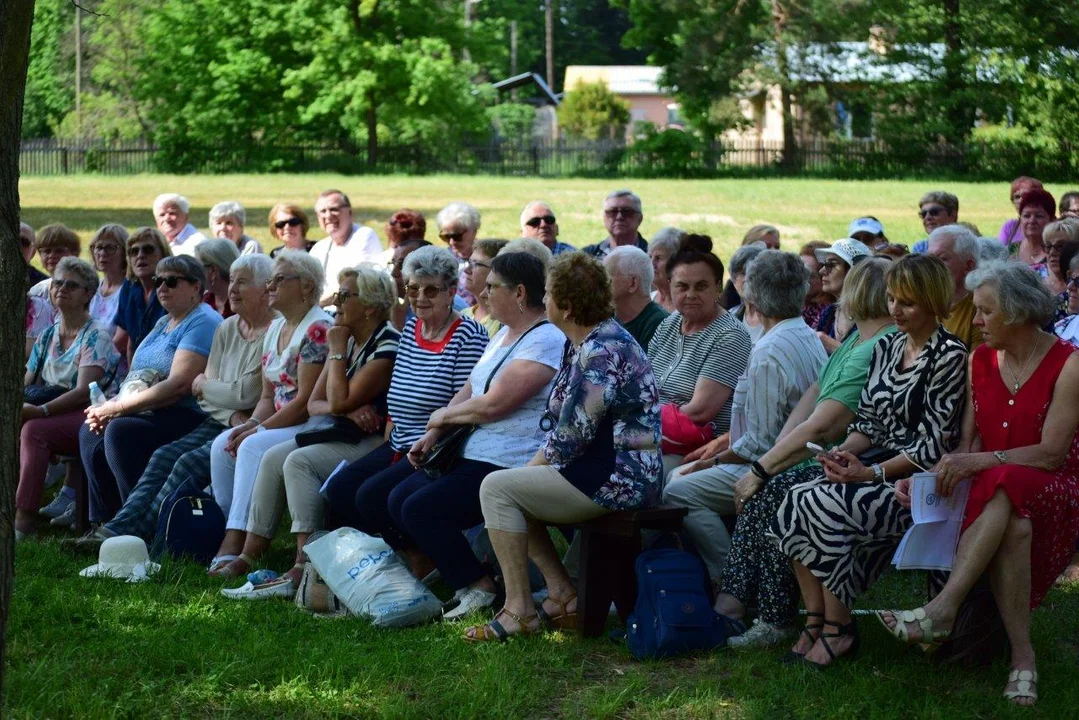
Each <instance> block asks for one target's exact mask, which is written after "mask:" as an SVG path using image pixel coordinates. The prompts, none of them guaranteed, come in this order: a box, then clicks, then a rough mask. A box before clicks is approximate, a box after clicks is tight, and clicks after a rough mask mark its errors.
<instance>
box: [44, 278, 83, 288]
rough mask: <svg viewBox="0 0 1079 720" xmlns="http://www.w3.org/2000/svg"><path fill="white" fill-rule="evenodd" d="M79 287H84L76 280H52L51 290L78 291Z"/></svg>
mask: <svg viewBox="0 0 1079 720" xmlns="http://www.w3.org/2000/svg"><path fill="white" fill-rule="evenodd" d="M81 287H85V286H84V285H83V284H82V283H81V282H79V281H77V280H53V281H52V289H53V290H78V289H79V288H81Z"/></svg>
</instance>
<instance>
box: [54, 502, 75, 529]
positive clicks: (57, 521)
mask: <svg viewBox="0 0 1079 720" xmlns="http://www.w3.org/2000/svg"><path fill="white" fill-rule="evenodd" d="M49 525H52V526H53V527H60V528H73V527H75V501H74V500H72V501H71V504H70V505H68V506H67V509H66V510H64V512H63V513H62V514H61V515H59V516H58V517H54V518H53V519H52V520H50V521H49Z"/></svg>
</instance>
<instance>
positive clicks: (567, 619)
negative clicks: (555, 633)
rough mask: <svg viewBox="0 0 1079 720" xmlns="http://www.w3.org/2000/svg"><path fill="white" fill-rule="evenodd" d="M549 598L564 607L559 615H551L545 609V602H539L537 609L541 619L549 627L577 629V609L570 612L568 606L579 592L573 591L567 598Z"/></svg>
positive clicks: (548, 597)
mask: <svg viewBox="0 0 1079 720" xmlns="http://www.w3.org/2000/svg"><path fill="white" fill-rule="evenodd" d="M547 599H548V600H550V601H551V602H553V603H554V604H555V605H559V606H561V608H562V613H561V614H559V615H551V614H550V613H548V612H547V611H546V610H544V609H543V603H542V602H541V603H540V604H539V607H538V608H537V609H536V613H537V614H538V615H539V617H540V620H542V621H543V622H544V624H545V625H547V626H548V627H551V628H554V629H555V630H576V629H577V611H576V610H574V611H573V612H569V610H567V609H566V606H567V605H569V604H570V603H571V602H573V601H574V600H576V599H577V593H573V594H572V595H570V596H569V597H568V598H566V599H565V600H559V599H558V598H556V597H551V596H550V595H548V596H547Z"/></svg>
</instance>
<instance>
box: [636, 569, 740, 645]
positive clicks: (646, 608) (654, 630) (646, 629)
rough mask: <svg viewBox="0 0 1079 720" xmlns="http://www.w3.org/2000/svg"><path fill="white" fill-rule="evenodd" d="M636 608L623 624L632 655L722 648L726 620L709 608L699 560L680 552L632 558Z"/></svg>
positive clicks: (706, 583)
mask: <svg viewBox="0 0 1079 720" xmlns="http://www.w3.org/2000/svg"><path fill="white" fill-rule="evenodd" d="M636 570H637V604H636V605H635V606H634V607H633V613H632V614H631V615H630V616H629V618H628V619H627V621H626V643H627V644H628V645H629V651H630V652H631V653H633V657H635V658H637V659H638V660H644V659H645V658H662V657H670V656H672V655H678V654H680V653H685V652H689V651H691V650H707V649H711V648H714V647H716V646H717V645H725V644H726V643H727V636H728V634H729V631H730V627H729V620H727V618H726V617H724V616H723V615H720V614H719V613H717V612H716V611H715V610H713V609H712V601H711V599H710V598H709V596H708V576H707V572H706V571H705V569H704V565H703V564H701V561H700V560H698V559H697V558H695V557H694V556H693V555H691V554H689V553H688V552H685V551H684V550H675V549H671V548H662V549H659V550H646V551H645V552H643V553H641V554H640V555H638V556H637V566H636Z"/></svg>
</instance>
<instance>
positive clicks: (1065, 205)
mask: <svg viewBox="0 0 1079 720" xmlns="http://www.w3.org/2000/svg"><path fill="white" fill-rule="evenodd" d="M1057 215H1058V216H1059V217H1061V218H1079V191H1076V190H1072V191H1070V192H1066V193H1064V194H1063V195H1061V196H1060V205H1059V206H1058V210H1057Z"/></svg>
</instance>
